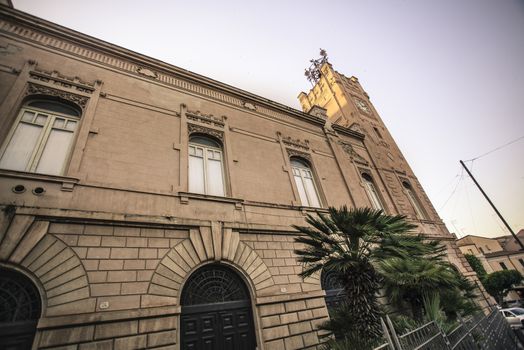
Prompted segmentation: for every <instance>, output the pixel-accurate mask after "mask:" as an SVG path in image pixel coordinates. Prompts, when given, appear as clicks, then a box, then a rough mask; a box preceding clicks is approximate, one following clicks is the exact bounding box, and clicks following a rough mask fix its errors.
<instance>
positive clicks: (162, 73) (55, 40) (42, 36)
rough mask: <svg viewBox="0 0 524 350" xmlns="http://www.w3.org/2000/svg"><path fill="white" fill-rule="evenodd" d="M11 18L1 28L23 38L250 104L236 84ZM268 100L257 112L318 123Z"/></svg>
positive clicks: (238, 104) (204, 93) (209, 95)
mask: <svg viewBox="0 0 524 350" xmlns="http://www.w3.org/2000/svg"><path fill="white" fill-rule="evenodd" d="M10 20H11V21H12V19H11V18H9V19H7V18H3V19H1V20H0V31H2V32H4V33H7V34H9V35H13V36H17V37H19V38H23V39H24V40H28V41H31V42H34V43H38V44H39V45H42V46H44V47H47V48H50V49H55V50H59V51H61V52H64V53H67V54H70V55H75V56H77V57H82V58H83V59H85V60H88V61H91V62H93V63H96V64H101V65H104V66H108V67H111V68H113V69H115V70H118V71H121V72H128V73H131V74H135V75H137V76H143V77H144V76H145V77H148V76H149V77H153V76H154V75H156V77H155V80H156V81H157V82H158V83H160V84H163V85H168V86H172V87H174V88H176V89H181V90H185V91H188V92H190V93H194V94H197V95H202V96H206V97H207V98H210V99H214V100H216V101H219V102H222V103H225V104H229V105H233V106H236V107H241V108H249V107H250V106H248V105H247V103H246V101H245V98H241V96H242V94H243V92H242V91H240V90H239V91H235V90H236V89H235V88H233V87H230V86H227V85H225V84H224V85H225V88H222V87H220V86H218V87H215V86H211V87H209V86H208V85H205V84H209V82H208V81H207V80H208V79H201V78H199V77H198V76H194V77H193V76H191V75H190V74H188V73H187V71H183V70H181V69H178V68H177V67H173V66H168V65H166V64H163V63H158V62H157V61H153V60H151V59H149V58H147V57H145V56H142V55H138V54H135V53H129V56H132V58H130V59H122V58H120V57H119V56H121V55H123V53H122V52H121V51H116V52H115V50H112V48H111V47H109V46H108V45H107V44H105V43H104V42H102V41H99V40H97V41H95V43H94V45H98V47H97V48H94V47H89V46H90V45H93V39H90V38H85V37H83V36H81V35H79V34H77V36H75V37H74V39H71V40H65V39H64V38H63V37H59V36H58V35H50V34H48V33H49V32H52V31H53V30H55V27H52V26H51V27H50V26H47V27H46V26H45V25H41V28H39V30H38V31H37V30H35V29H33V28H31V27H29V26H25V25H23V24H21V23H15V22H9V21H10ZM18 20H20V19H18ZM23 20H24V21H26V22H27V23H29V21H30V20H31V18H24V19H23ZM88 40H91V42H89V41H88ZM103 50H108V51H111V50H112V51H113V52H114V53H112V54H107V53H105V52H104V51H103ZM148 59H149V60H150V61H151V62H147V63H150V64H151V65H152V66H153V65H156V66H159V67H160V69H155V70H153V68H147V67H146V64H147V63H146V64H144V63H143V62H140V63H135V62H138V61H146V60H148ZM133 60H134V61H133ZM139 71H140V72H139ZM179 71H180V72H179ZM199 79H201V80H202V81H198V80H199ZM226 89H227V90H231V91H228V92H224V90H226ZM255 97H257V96H255ZM267 104H268V106H266V105H256V106H255V105H253V106H254V107H255V108H256V111H257V112H258V113H260V114H262V115H265V116H268V117H272V118H277V119H280V120H282V121H287V122H289V121H291V120H293V119H295V118H297V117H298V118H301V119H305V120H309V121H311V122H314V123H319V121H318V120H314V119H312V118H314V117H311V116H310V118H308V116H307V115H306V114H304V113H302V112H300V111H297V110H295V109H292V108H290V107H287V106H284V105H280V104H278V103H276V102H273V101H268V103H267ZM271 104H275V107H274V108H272V107H269V105H271ZM280 110H289V113H286V112H281V111H280Z"/></svg>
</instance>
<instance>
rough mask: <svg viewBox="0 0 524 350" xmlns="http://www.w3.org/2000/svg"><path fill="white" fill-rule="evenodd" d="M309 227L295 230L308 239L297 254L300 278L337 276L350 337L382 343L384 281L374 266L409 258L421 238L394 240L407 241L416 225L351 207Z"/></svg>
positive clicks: (331, 210) (332, 210) (299, 239)
mask: <svg viewBox="0 0 524 350" xmlns="http://www.w3.org/2000/svg"><path fill="white" fill-rule="evenodd" d="M306 222H307V223H308V224H309V225H311V226H310V227H305V226H293V227H294V228H295V229H297V230H298V231H299V232H301V233H302V234H303V235H302V236H299V237H297V238H296V242H299V243H302V244H304V247H303V248H302V249H296V250H295V254H297V256H298V260H299V261H300V262H301V263H302V264H303V265H304V269H303V271H302V273H301V274H300V275H301V276H302V277H303V278H305V277H308V276H311V275H313V274H315V273H319V272H320V271H321V270H324V271H327V272H329V271H334V272H336V273H338V275H339V278H340V280H341V282H342V284H343V286H344V289H345V292H346V297H347V299H346V301H345V304H344V305H343V307H342V308H341V310H340V312H342V313H344V315H345V317H344V319H345V320H346V322H349V323H350V325H351V334H349V335H348V334H347V333H346V334H345V336H346V337H348V336H349V337H351V338H353V339H358V340H359V341H372V340H373V339H376V338H378V337H379V336H380V334H381V331H380V318H379V317H380V310H379V306H378V303H377V293H378V291H379V289H380V286H381V277H380V275H379V273H378V272H377V270H376V268H375V266H374V262H376V261H377V260H376V259H377V258H380V259H383V258H385V257H402V256H408V255H409V252H408V250H409V247H410V246H411V245H413V244H414V243H415V241H416V239H415V240H410V241H409V242H405V241H403V240H402V239H395V238H400V237H408V235H407V234H408V232H409V231H411V230H412V229H414V228H415V227H416V226H415V225H412V224H410V223H408V222H407V221H406V218H405V216H402V215H395V216H389V215H384V214H383V212H382V210H374V209H370V208H358V209H351V210H348V208H347V207H346V206H343V207H341V208H340V209H336V208H333V207H330V208H329V215H324V214H321V213H319V214H318V215H317V216H316V217H314V216H312V215H308V216H307V218H306ZM409 237H417V236H409ZM410 239H411V238H410ZM384 243H388V244H384ZM379 247H383V248H387V249H377V248H379ZM346 328H347V327H346Z"/></svg>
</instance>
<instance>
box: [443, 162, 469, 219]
mask: <svg viewBox="0 0 524 350" xmlns="http://www.w3.org/2000/svg"><path fill="white" fill-rule="evenodd" d="M457 176H458V180H457V183H456V184H455V188H454V189H453V191H451V194H450V195H449V197H448V198H447V199H446V201H445V202H444V204H442V206H441V207H440V209H439V210H443V209H444V207H445V206H446V204H448V202H449V200H450V199H451V197H453V195H454V194H455V193H456V192H457V189H458V187H459V184H460V183H461V181H462V180H463V179H464V169H463V168H461V170H460V174H458V175H457ZM457 176H455V178H456V177H457Z"/></svg>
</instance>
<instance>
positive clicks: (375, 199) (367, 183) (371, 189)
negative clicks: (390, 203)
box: [362, 173, 384, 210]
mask: <svg viewBox="0 0 524 350" xmlns="http://www.w3.org/2000/svg"><path fill="white" fill-rule="evenodd" d="M362 180H364V188H365V189H366V193H367V194H368V197H369V200H370V201H371V205H372V206H373V208H374V209H377V210H384V205H383V204H382V201H381V200H380V195H379V194H378V191H377V189H376V187H375V184H374V182H373V178H372V177H371V176H370V175H369V174H368V173H362Z"/></svg>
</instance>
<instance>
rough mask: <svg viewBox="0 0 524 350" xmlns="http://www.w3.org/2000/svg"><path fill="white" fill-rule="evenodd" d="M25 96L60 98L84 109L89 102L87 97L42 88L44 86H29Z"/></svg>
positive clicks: (45, 87)
mask: <svg viewBox="0 0 524 350" xmlns="http://www.w3.org/2000/svg"><path fill="white" fill-rule="evenodd" d="M25 95H26V96H30V95H46V96H55V97H59V98H61V99H64V100H67V101H69V102H72V103H74V104H76V105H78V106H80V107H81V108H82V109H84V108H85V107H86V105H87V101H89V98H87V97H85V96H80V95H76V94H73V93H70V92H68V91H62V90H58V89H53V88H50V87H47V86H42V85H38V84H33V83H29V84H28V86H27V91H26V94H25Z"/></svg>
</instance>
